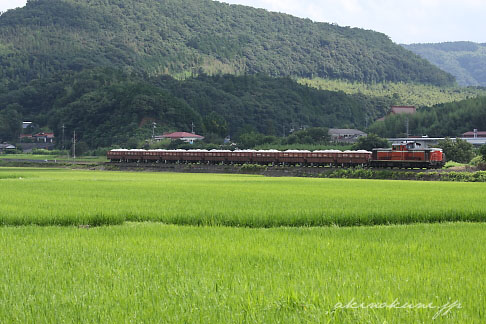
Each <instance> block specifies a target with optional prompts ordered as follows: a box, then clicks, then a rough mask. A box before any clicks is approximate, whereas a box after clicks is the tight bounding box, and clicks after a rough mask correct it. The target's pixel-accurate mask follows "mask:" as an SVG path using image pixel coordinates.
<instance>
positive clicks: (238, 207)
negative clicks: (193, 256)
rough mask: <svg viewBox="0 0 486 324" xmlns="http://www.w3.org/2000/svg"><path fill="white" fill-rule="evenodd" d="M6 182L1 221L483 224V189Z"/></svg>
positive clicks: (123, 177)
mask: <svg viewBox="0 0 486 324" xmlns="http://www.w3.org/2000/svg"><path fill="white" fill-rule="evenodd" d="M12 174H14V175H15V176H16V177H15V178H12V177H11V175H12ZM17 176H18V177H17ZM5 177H7V178H5ZM0 181H1V183H0V224H3V225H28V224H38V225H77V224H90V225H102V224H121V223H123V222H124V221H158V222H163V223H167V224H179V225H224V226H245V227H275V226H322V225H326V226H327V225H339V226H355V225H379V224H409V223H423V222H445V221H474V222H482V221H485V220H486V204H485V203H484V202H485V201H486V183H448V182H420V181H390V180H383V181H381V180H343V179H307V178H287V177H285V178H266V177H263V176H252V175H225V174H177V173H146V172H130V173H127V172H102V171H71V170H59V169H55V170H45V169H44V170H39V169H25V170H24V169H20V168H19V169H15V168H12V169H9V168H4V169H0Z"/></svg>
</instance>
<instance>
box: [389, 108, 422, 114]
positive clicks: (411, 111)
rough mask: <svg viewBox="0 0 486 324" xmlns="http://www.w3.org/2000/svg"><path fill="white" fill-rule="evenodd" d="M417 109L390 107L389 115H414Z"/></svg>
mask: <svg viewBox="0 0 486 324" xmlns="http://www.w3.org/2000/svg"><path fill="white" fill-rule="evenodd" d="M416 112H417V108H416V107H415V106H391V109H390V115H403V114H415V113H416Z"/></svg>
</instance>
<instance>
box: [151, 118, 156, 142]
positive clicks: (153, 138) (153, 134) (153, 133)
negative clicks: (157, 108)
mask: <svg viewBox="0 0 486 324" xmlns="http://www.w3.org/2000/svg"><path fill="white" fill-rule="evenodd" d="M155 128H157V123H156V122H153V123H152V142H153V141H154V140H155Z"/></svg>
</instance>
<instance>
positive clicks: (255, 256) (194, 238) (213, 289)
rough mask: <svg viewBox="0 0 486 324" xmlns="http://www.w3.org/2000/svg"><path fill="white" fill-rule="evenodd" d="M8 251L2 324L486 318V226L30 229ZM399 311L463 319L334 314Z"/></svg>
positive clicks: (13, 232)
mask: <svg viewBox="0 0 486 324" xmlns="http://www.w3.org/2000/svg"><path fill="white" fill-rule="evenodd" d="M0 245H1V246H2V248H1V249H0V263H1V264H2V266H1V267H0V296H1V299H0V320H1V322H2V323H15V322H18V323H63V322H66V323H71V322H85V323H91V322H96V323H128V322H137V323H432V322H434V323H484V318H485V313H484V309H485V291H486V290H485V287H484V285H485V284H484V277H485V276H486V258H485V255H486V254H485V249H486V225H485V224H463V223H460V224H420V225H414V226H386V227H381V226H379V227H353V228H335V227H325V228H307V229H305V228H300V229H297V228H278V229H248V228H247V229H245V228H221V227H179V226H167V225H161V224H150V223H144V224H127V225H124V226H109V227H98V228H91V229H81V228H74V227H62V228H61V227H31V226H24V227H18V228H16V227H3V228H0ZM395 300H397V301H398V303H399V305H404V304H405V303H410V304H412V305H418V304H419V303H421V304H426V305H431V306H433V307H441V306H443V305H445V304H447V303H448V302H454V301H456V300H457V301H458V302H459V303H460V306H461V307H462V308H457V307H453V308H452V309H450V311H448V312H446V310H447V309H444V310H443V311H442V312H441V313H439V309H438V308H426V309H423V308H414V309H400V308H380V309H376V308H368V309H366V308H364V309H344V310H343V309H335V306H336V304H337V303H342V304H343V305H346V304H348V303H349V302H352V301H355V302H356V303H357V304H360V303H365V304H366V305H369V304H370V303H374V304H381V303H387V304H388V305H391V304H392V303H393V301H395ZM444 313H446V314H444ZM435 314H438V316H437V317H436V319H435V320H433V318H434V315H435Z"/></svg>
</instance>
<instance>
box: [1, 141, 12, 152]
mask: <svg viewBox="0 0 486 324" xmlns="http://www.w3.org/2000/svg"><path fill="white" fill-rule="evenodd" d="M8 150H15V146H14V145H12V144H8V143H3V144H0V153H4V152H5V151H8Z"/></svg>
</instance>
